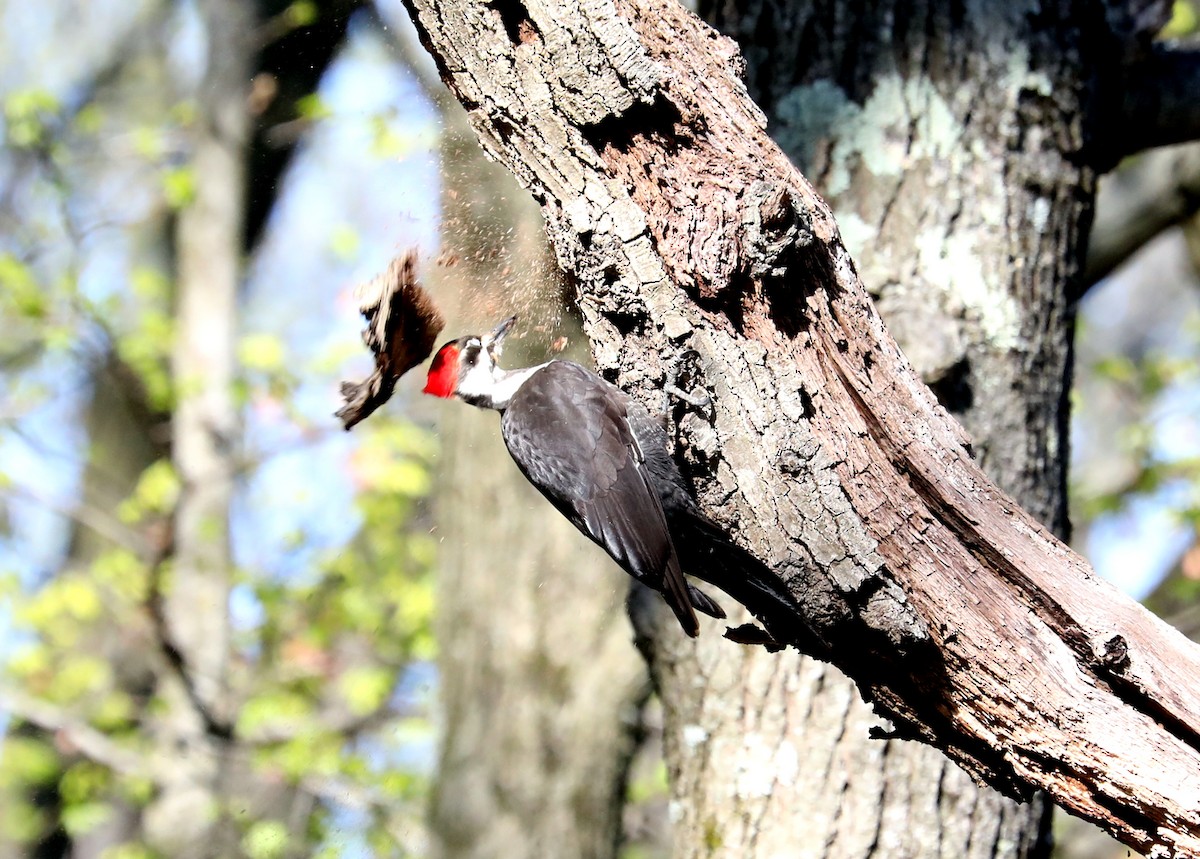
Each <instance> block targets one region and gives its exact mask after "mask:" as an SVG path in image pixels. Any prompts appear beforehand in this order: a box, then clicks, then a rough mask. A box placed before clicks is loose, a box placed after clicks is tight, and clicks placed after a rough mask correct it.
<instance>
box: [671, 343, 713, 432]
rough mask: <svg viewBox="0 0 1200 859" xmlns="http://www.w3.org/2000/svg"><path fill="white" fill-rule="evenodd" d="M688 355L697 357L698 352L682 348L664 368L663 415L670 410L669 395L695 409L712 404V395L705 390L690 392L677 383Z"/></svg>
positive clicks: (683, 371) (682, 373) (683, 370)
mask: <svg viewBox="0 0 1200 859" xmlns="http://www.w3.org/2000/svg"><path fill="white" fill-rule="evenodd" d="M690 355H694V356H696V357H699V356H700V353H699V352H697V351H696V350H695V349H692V348H685V349H682V350H680V351H679V352H678V353H677V354H676V355H675V357H673V358H672V359H671V362H670V363H669V364H667V366H666V368H665V374H666V384H664V385H663V408H662V411H663V415H664V416H665V415H666V414H667V412H669V411H670V408H671V397H674V398H675V399H677V400H681V401H682V402H685V403H687V404H688V405H690V406H692V407H694V408H697V409H702V408H704V407H705V406H709V405H712V397H710V396H709V395H708V392H707V391H705V390H703V389H701V390H700V392H699V393H690V392H688V391H685V390H684V389H683V388H682V387H680V385H679V380H680V379H681V378H682V377H683V375H684V373H685V372H686V370H685V367H684V364H685V362H686V360H687V358H688V356H690Z"/></svg>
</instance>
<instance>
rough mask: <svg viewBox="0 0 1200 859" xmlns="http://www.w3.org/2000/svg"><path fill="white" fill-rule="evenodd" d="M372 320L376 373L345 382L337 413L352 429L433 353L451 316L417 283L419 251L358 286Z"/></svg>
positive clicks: (369, 335) (369, 338)
mask: <svg viewBox="0 0 1200 859" xmlns="http://www.w3.org/2000/svg"><path fill="white" fill-rule="evenodd" d="M357 295H358V298H359V310H360V311H361V312H362V315H363V318H364V319H366V320H367V327H366V328H364V329H363V342H364V343H365V344H366V345H367V347H368V348H369V349H370V350H371V352H373V353H374V355H375V372H373V373H372V374H371V375H370V376H369V377H367V379H366V380H364V381H362V382H342V398H343V399H344V400H345V405H343V406H342V407H341V408H340V409H338V411H337V413H336V417H338V418H340V419H341V421H342V425H343V426H344V427H345V428H346V429H350V428H351V427H352V426H354V425H355V424H356V423H358V422H359V421H361V420H362V419H363V418H365V417H367V416H368V415H370V414H371V413H372V412H373V411H375V410H376V409H377V408H379V407H380V406H382V405H383V404H384V403H386V402H387V401H388V399H389V398H390V397H391V396H392V391H393V390H395V387H396V380H397V379H399V378H400V377H401V376H403V375H404V374H405V373H406V372H408V371H409V370H411V369H412V368H413V367H415V366H417V365H418V364H420V363H421V362H422V361H424V360H425V359H426V358H428V357H429V353H430V352H432V351H433V344H434V343H435V342H436V341H437V336H438V334H440V333H441V331H442V329H443V328H445V327H446V319H445V317H443V316H442V313H441V311H440V310H438V309H437V306H436V305H435V304H434V303H433V299H432V298H431V297H430V295H429V293H428V292H426V291H425V288H424V287H422V286H421V285H420V284H419V283H417V252H416V251H415V250H410V251H409V252H408V253H406V254H405V255H404V256H402V257H397V258H396V259H394V260H392V263H391V265H389V266H388V268H387V271H385V272H384V273H383V274H381V275H378V276H377V277H375V278H374V279H372V280H371V281H370V282H369V283H366V284H364V285H363V286H360V287H359V288H358V292H357Z"/></svg>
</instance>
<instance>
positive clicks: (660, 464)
mask: <svg viewBox="0 0 1200 859" xmlns="http://www.w3.org/2000/svg"><path fill="white" fill-rule="evenodd" d="M515 320H516V317H515V316H513V317H510V318H509V319H506V320H504V321H503V322H501V323H500V324H499V325H498V326H497V327H496V329H495V330H494V331H492V333H490V334H486V335H484V336H482V337H480V336H477V335H473V336H468V337H460V338H459V339H458V340H453V341H451V342H449V343H447V344H446V345H444V346H443V347H442V348H441V349H439V350H438V353H437V354H436V355H435V356H434V358H433V363H432V364H431V365H430V368H429V375H428V378H427V379H426V382H425V393H427V394H432V395H433V396H435V397H447V398H449V397H457V398H458V399H460V400H463V401H464V402H467V403H470V404H471V405H473V406H478V407H479V408H484V409H495V410H496V411H498V412H501V413H502V415H503V418H502V420H501V423H500V428H501V433H502V435H503V436H504V443H505V445H507V447H508V452H509V453H510V454H511V455H512V458H513V460H515V461H516V463H517V467H518V468H520V469H521V471H522V472H523V473H524V475H525V477H526V478H528V480H529V482H530V483H532V484H533V485H534V486H536V487H537V488H538V490H539V491H540V492H541V493H542V495H544V496H546V498H547V499H549V501H550V503H551V504H553V505H554V506H555V507H556V508H558V510H559V512H560V513H562V514H563V515H564V516H566V517H567V518H568V519H569V520H571V522H572V524H574V525H575V527H576V528H578V529H579V530H580V531H582V532H583V533H584V534H586V535H587V536H588V537H590V538H591V539H592V540H593V541H595V542H596V543H597V544H599V545H600V546H601V547H602V548H603V549H604V550H605V551H606V552H608V554H609V555H611V556H612V558H613V560H615V561H616V562H617V563H618V564H620V565H621V567H622V568H623V569H624V570H625V572H627V573H629V574H630V575H631V576H633V577H634V578H635V579H637V580H638V581H639V582H641V583H642V584H644V585H647V586H648V587H650V588H653V589H654V590H656V591H658V592H659V593H661V594H662V595H663V597H664V598H665V599H666V601H667V604H668V605H669V606H670V607H671V609H672V611H674V612H675V616H676V617H677V618H678V619H679V624H680V626H682V627H683V630H684V632H686V633H687V634H688V635H691V636H696V635H697V634H699V631H700V626H699V623H698V622H697V620H696V613H695V611H694V610H693V609H696V610H699V611H701V612H704V613H705V614H707V615H710V616H712V617H717V618H723V617H725V612H724V611H723V610H722V609H721V607H720V606H719V605H717V604H716V603H715V602H713V600H712V599H710V598H709V597H708V596H707V595H706V594H704V593H703V592H702V591H700V590H698V589H697V588H695V587H693V586H692V585H690V584H688V582H687V581H686V580H685V579H684V577H683V569H682V567H681V565H680V558H679V551H681V550H682V551H685V552H686V553H687V558H688V560H689V561H695V562H697V563H704V561H705V560H706V558H709V559H713V560H718V561H719V560H720V559H719V558H712V555H713V553H715V552H718V551H721V544H722V543H724V546H725V547H726V549H725V551H724V556H728V555H729V553H732V552H740V551H741V550H739V549H737V547H735V546H733V545H732V544H729V543H728V542H726V541H725V538H724V536H723V535H722V534H721V533H720V530H719V529H718V528H717V526H716V525H715V524H713V523H712V522H711V521H709V520H708V519H707V518H706V517H705V516H704V515H703V514H702V513H701V512H700V510H699V508H698V507H697V506H696V502H695V501H694V500H693V498H692V496H691V494H690V493H689V492H688V490H687V487H686V485H685V484H684V482H683V476H682V475H681V474H680V473H679V468H678V466H677V465H676V464H675V461H674V460H673V459H672V458H671V456H670V453H669V451H668V439H667V434H666V431H665V430H664V429H663V427H662V425H661V424H660V423H659V422H658V421H657V420H655V419H654V418H653V417H651V415H650V413H649V412H648V411H646V409H645V408H644V407H643V406H642V405H641V404H640V403H638V402H637V401H636V400H634V399H633V398H631V397H630V396H629V395H628V394H626V393H625V392H624V391H622V390H621V389H620V388H617V387H616V386H615V385H611V384H609V383H608V382H606V381H604V379H601V378H600V377H599V376H597V375H596V374H595V373H593V372H591V371H590V370H587V369H585V368H583V367H581V366H580V365H579V364H576V363H574V362H572V361H560V360H554V361H549V362H547V363H545V364H538V365H537V366H535V367H526V368H524V369H521V370H503V369H501V368H500V367H499V366H497V365H496V358H497V357H498V356H499V355H500V350H501V345H502V343H503V340H504V336H505V335H506V334H507V333H508V330H509V328H510V327H511V326H512V324H513V322H514V321H515Z"/></svg>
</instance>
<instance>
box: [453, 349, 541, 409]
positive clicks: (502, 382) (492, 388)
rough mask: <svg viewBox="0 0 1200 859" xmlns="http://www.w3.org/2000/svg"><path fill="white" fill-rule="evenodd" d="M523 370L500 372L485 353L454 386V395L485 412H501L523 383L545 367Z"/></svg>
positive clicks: (539, 366) (539, 365) (538, 366)
mask: <svg viewBox="0 0 1200 859" xmlns="http://www.w3.org/2000/svg"><path fill="white" fill-rule="evenodd" d="M545 366H546V365H545V364H538V365H537V366H536V367H526V368H525V369H523V370H501V369H500V368H499V367H497V366H496V365H495V363H494V362H493V361H492V358H491V356H490V355H489V354H488V353H487V352H486V351H485V352H484V353H483V354H481V355H480V356H479V361H478V363H476V364H475V365H474V366H472V367H471V369H470V370H468V371H467V372H466V373H465V374H463V376H462V378H461V379H460V380H459V383H458V390H457V391H455V394H456V395H457V396H458V397H459V399H462V400H465V401H467V402H468V403H471V404H473V405H476V406H479V407H481V408H485V409H504V408H505V407H507V406H508V401H509V400H511V399H512V398H513V394H515V393H516V392H517V389H518V388H520V387H521V385H523V384H525V380H526V379H528V378H529V377H530V376H532V375H533V374H534V373H536V372H537V371H538V370H540V369H542V367H545Z"/></svg>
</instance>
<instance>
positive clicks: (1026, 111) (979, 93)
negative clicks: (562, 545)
mask: <svg viewBox="0 0 1200 859" xmlns="http://www.w3.org/2000/svg"><path fill="white" fill-rule="evenodd" d="M944 6H945V4H939V3H928V4H908V3H906V4H903V8H897V4H891V3H870V4H861V3H857V4H856V3H849V4H846V3H807V2H788V0H782V2H773V0H765V1H764V2H728V3H715V4H702V5H701V8H700V13H701V14H702V15H703V16H704V17H705V18H706V19H707V20H708V21H709V22H710V23H712V24H713V25H714V26H716V27H717V28H718V29H720V30H722V32H725V33H727V34H728V35H730V36H732V37H734V38H735V39H736V40H737V41H738V43H739V45H740V46H741V48H742V50H743V55H744V56H745V57H746V60H747V64H748V68H747V75H746V78H747V85H748V89H749V91H750V95H751V96H752V97H753V98H754V99H755V101H756V102H757V103H758V104H759V106H760V107H762V109H763V110H764V112H765V113H766V114H767V116H768V118H769V126H768V129H769V131H771V133H772V135H773V137H775V139H776V140H777V141H779V142H780V143H781V145H782V146H783V148H784V151H785V152H786V153H787V155H788V156H789V157H790V158H791V159H792V161H793V162H794V163H795V164H796V165H797V166H798V167H799V168H800V169H801V170H802V171H804V172H805V175H806V176H808V178H809V179H810V180H812V181H813V183H814V184H815V185H816V187H817V188H819V189H821V191H822V193H823V194H824V195H825V198H826V200H827V201H828V202H829V204H830V206H831V207H832V209H833V211H834V215H835V216H836V218H837V220H838V223H839V225H840V226H841V229H842V234H843V237H848V239H847V240H848V241H851V240H852V244H851V247H850V250H851V253H852V254H853V255H854V258H855V261H856V263H857V265H858V267H859V270H860V271H861V272H863V279H864V283H865V284H866V285H867V286H868V288H869V289H870V290H871V291H872V293H873V295H874V298H875V300H876V303H877V306H878V307H879V309H880V312H881V314H882V316H883V318H884V321H885V322H886V323H887V324H888V329H889V331H890V332H891V333H892V335H893V336H894V337H896V339H897V340H898V342H899V344H900V346H901V347H902V348H903V349H904V352H905V354H906V355H908V356H909V358H910V360H912V361H913V362H914V365H915V369H917V370H918V372H920V373H921V376H922V378H923V379H924V381H925V382H926V383H927V384H931V385H933V386H934V388H935V391H936V393H937V394H938V395H939V399H940V400H941V402H942V404H943V405H944V406H946V407H947V408H948V409H950V410H951V411H952V412H953V413H954V415H955V417H957V418H958V419H959V420H960V421H961V422H962V423H963V424H964V426H965V427H966V428H967V429H968V430H969V432H970V433H971V438H972V442H973V445H974V449H975V451H976V452H977V454H978V457H979V463H980V465H981V466H982V467H983V469H984V471H985V472H986V473H987V474H988V475H989V476H990V477H991V478H992V479H993V480H994V481H996V483H997V485H999V486H1000V487H1001V488H1002V489H1004V490H1005V491H1006V492H1008V493H1009V494H1010V495H1012V497H1013V498H1014V499H1016V500H1017V501H1018V502H1020V503H1021V504H1022V506H1023V507H1024V508H1025V509H1026V510H1027V511H1029V512H1030V513H1032V514H1033V515H1034V516H1036V517H1037V518H1038V519H1039V520H1040V521H1042V522H1044V523H1046V524H1050V525H1052V527H1053V529H1054V531H1055V533H1056V534H1057V535H1058V536H1060V537H1065V536H1066V534H1065V531H1066V516H1065V512H1064V511H1065V508H1064V504H1065V480H1064V478H1065V467H1066V459H1067V457H1066V432H1067V427H1066V421H1067V418H1068V413H1067V407H1066V399H1065V392H1066V391H1067V390H1068V387H1069V384H1070V380H1069V376H1070V373H1069V356H1070V343H1071V337H1072V333H1073V332H1072V316H1071V313H1070V312H1069V310H1068V308H1067V307H1066V304H1065V300H1066V291H1065V290H1064V289H1063V288H1062V284H1063V283H1064V282H1065V281H1066V280H1068V279H1069V278H1070V277H1072V276H1073V275H1074V271H1073V269H1071V267H1073V265H1074V261H1075V260H1076V259H1077V258H1078V253H1079V237H1080V230H1081V225H1082V224H1084V223H1085V218H1086V215H1087V213H1088V212H1089V211H1090V209H1089V207H1090V203H1091V200H1090V197H1089V196H1088V195H1087V194H1084V193H1079V190H1078V189H1079V188H1080V187H1081V186H1083V187H1088V186H1089V184H1090V176H1088V175H1085V171H1084V170H1083V169H1081V168H1079V167H1074V166H1072V165H1071V164H1069V163H1064V156H1063V154H1061V153H1059V152H1057V151H1055V150H1053V149H1050V150H1047V148H1046V147H1044V146H1042V145H1040V144H1035V145H1026V144H1024V143H1022V142H1021V141H1020V140H1019V139H1018V137H1019V135H1020V133H1021V129H1022V126H1023V125H1024V124H1026V123H1030V122H1034V123H1036V124H1037V125H1038V126H1041V127H1047V128H1051V127H1053V125H1054V123H1056V122H1057V121H1058V120H1059V116H1058V115H1057V114H1056V113H1053V112H1050V111H1047V110H1046V109H1045V106H1044V105H1042V106H1041V108H1040V109H1037V108H1038V105H1032V106H1031V105H1030V104H1029V98H1028V93H1027V92H1026V91H1027V90H1028V88H1029V87H1030V86H1031V85H1040V86H1043V87H1046V86H1054V85H1058V86H1062V85H1063V84H1064V83H1069V81H1070V75H1071V74H1072V70H1071V67H1070V65H1069V63H1067V62H1066V61H1065V60H1064V61H1062V62H1061V64H1060V66H1059V67H1055V66H1048V67H1044V68H1038V69H1034V68H1032V67H1031V66H1030V64H1029V61H1028V57H1029V55H1030V53H1031V43H1036V42H1037V40H1038V38H1039V34H1037V33H1035V32H1033V31H1032V30H1031V29H1030V28H1029V27H1028V25H1027V24H1025V21H1026V20H1027V18H1026V15H1025V13H1026V12H1027V11H1029V10H1013V9H1010V10H1006V11H1005V14H1004V15H1003V16H1001V17H999V18H998V17H997V15H996V10H994V9H993V10H987V9H982V8H974V9H970V10H968V11H967V13H966V14H965V15H964V16H962V17H961V19H959V20H957V21H955V20H953V19H952V18H951V17H950V16H949V15H947V14H944V13H943V12H942V11H941V10H942V9H943V8H944ZM851 57H853V62H852V63H851V62H850V61H849V58H851ZM1019 112H1020V113H1019ZM997 130H1004V134H1003V135H999V134H997ZM1031 173H1036V175H1039V176H1041V177H1044V181H1041V182H1037V183H1032V182H1027V181H1024V179H1023V177H1026V176H1028V175H1030V174H1031ZM1047 200H1049V201H1050V202H1049V203H1048V202H1047ZM1039 211H1044V214H1042V217H1043V218H1044V219H1045V220H1050V218H1051V217H1052V218H1053V219H1054V221H1055V223H1054V224H1052V225H1047V228H1045V229H1035V228H1034V227H1033V225H1032V224H1029V223H1028V221H1029V219H1030V217H1031V215H1032V214H1033V213H1036V212H1039ZM1022 213H1025V216H1024V217H1023V218H1022ZM1023 221H1024V222H1023ZM1012 259H1031V260H1037V261H1040V263H1041V265H1040V266H1037V267H1034V266H1027V267H1020V268H1015V267H1013V266H1011V265H1010V264H1009V262H1008V261H1009V260H1012ZM1002 324H1003V327H1002ZM1033 367H1038V368H1040V369H1039V370H1038V371H1037V372H1036V373H1035V372H1032V371H1031V368H1033ZM657 652H658V653H659V654H660V655H661V656H662V659H661V663H660V664H659V665H658V666H657V670H656V676H657V677H658V678H659V682H660V684H662V685H664V686H666V687H667V688H666V690H665V691H664V698H665V699H666V700H668V701H670V702H672V704H673V705H674V706H673V707H672V709H671V711H670V712H672V713H673V714H674V716H675V718H676V720H678V723H679V724H680V725H682V726H685V727H684V728H683V729H682V730H677V731H675V732H674V734H673V735H674V736H677V737H678V736H683V737H685V738H686V737H688V736H690V737H692V738H693V739H695V738H699V737H703V738H704V748H705V750H706V752H707V753H706V754H703V755H695V754H690V748H688V747H687V746H686V745H685V747H683V748H680V749H678V750H676V753H675V754H673V755H672V760H674V761H675V762H676V766H677V767H678V772H679V778H677V779H676V780H675V782H673V787H674V799H675V801H676V803H677V806H676V807H677V809H679V813H680V815H681V817H682V820H683V822H684V825H685V826H686V827H688V828H691V829H693V830H696V831H698V832H700V833H701V834H702V835H703V836H704V837H703V838H699V839H696V838H693V839H691V841H692V842H693V843H700V844H703V843H704V841H705V840H706V839H707V840H711V839H712V838H713V837H715V836H717V835H718V834H719V837H720V839H721V841H722V844H723V845H724V846H725V847H726V848H731V847H735V846H736V848H737V849H736V851H735V852H737V853H738V855H745V856H764V857H766V856H773V855H776V854H777V853H778V852H779V851H780V850H781V849H784V848H785V847H786V846H787V845H789V844H790V845H792V846H793V847H794V846H800V848H801V850H802V851H803V853H804V855H811V856H830V857H832V856H868V855H869V856H881V857H882V856H895V857H905V856H946V857H957V856H1029V855H1039V854H1045V853H1046V851H1047V848H1048V846H1049V845H1048V843H1047V839H1046V838H1045V837H1043V836H1044V833H1045V831H1046V826H1047V824H1048V813H1049V805H1048V804H1047V803H1046V802H1045V801H1044V799H1043V798H1041V797H1038V798H1037V800H1036V801H1034V802H1030V803H1018V802H1017V801H1015V800H1013V799H1009V798H1006V797H1004V796H1002V795H1001V794H999V793H998V792H996V791H994V790H992V789H989V788H986V787H980V786H977V785H975V784H974V782H973V781H972V779H971V777H970V776H969V775H968V774H967V773H965V772H964V771H963V770H962V769H961V768H960V767H958V766H956V765H955V764H953V763H952V762H950V761H949V760H948V759H947V758H946V757H945V756H944V755H943V754H941V753H940V752H939V751H937V750H936V749H934V748H931V747H928V746H923V745H920V744H916V743H909V742H904V741H902V740H894V739H893V740H877V739H872V738H871V737H870V734H869V732H870V730H871V729H872V728H876V727H878V726H879V725H880V719H879V718H878V717H877V716H875V715H874V714H873V713H872V712H871V709H870V708H869V707H868V706H867V705H866V704H865V703H864V702H863V701H862V699H861V697H860V696H859V695H858V693H857V690H856V689H855V687H854V685H853V683H852V681H850V680H849V679H848V678H846V677H845V675H843V674H842V673H841V672H839V671H838V670H837V669H835V668H833V667H831V666H828V665H823V664H820V663H816V662H815V660H812V659H811V658H809V657H806V656H803V655H801V654H799V653H796V652H794V651H793V652H788V653H784V654H779V655H777V656H773V655H769V654H765V653H762V652H756V651H745V652H743V653H742V654H741V656H740V660H731V659H730V658H729V656H728V654H727V653H725V652H724V649H723V648H721V647H720V643H719V642H715V641H713V640H711V639H710V640H705V641H701V642H699V643H697V644H696V645H693V644H692V643H691V642H682V641H679V640H671V639H665V640H664V641H663V643H662V646H661V647H659V648H658V650H657ZM731 662H732V663H734V664H731ZM697 676H699V677H703V678H705V681H706V682H705V683H703V684H698V683H696V682H695V678H696V677H697ZM714 686H716V687H718V688H723V690H724V694H713V691H712V687H714ZM781 693H783V694H781ZM689 732H690V733H689ZM797 775H800V777H799V778H797ZM731 796H732V797H733V798H734V800H735V801H734V802H730V797H731ZM703 850H704V848H700V849H697V850H696V851H695V852H694V853H691V854H686V853H685V855H704V854H703Z"/></svg>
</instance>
